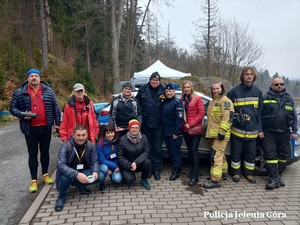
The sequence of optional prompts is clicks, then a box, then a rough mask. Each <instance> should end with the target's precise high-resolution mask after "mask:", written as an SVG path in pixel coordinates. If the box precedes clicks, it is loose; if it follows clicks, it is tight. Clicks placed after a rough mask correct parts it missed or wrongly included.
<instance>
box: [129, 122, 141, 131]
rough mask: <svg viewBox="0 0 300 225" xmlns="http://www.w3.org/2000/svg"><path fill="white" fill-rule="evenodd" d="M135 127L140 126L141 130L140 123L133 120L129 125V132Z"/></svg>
mask: <svg viewBox="0 0 300 225" xmlns="http://www.w3.org/2000/svg"><path fill="white" fill-rule="evenodd" d="M133 125H138V126H139V128H141V125H140V123H139V121H137V120H135V119H133V120H130V121H129V124H128V130H130V128H131V127H132V126H133Z"/></svg>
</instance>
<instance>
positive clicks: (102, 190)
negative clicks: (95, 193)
mask: <svg viewBox="0 0 300 225" xmlns="http://www.w3.org/2000/svg"><path fill="white" fill-rule="evenodd" d="M99 191H100V192H102V193H104V192H105V191H106V188H105V183H100V186H99Z"/></svg>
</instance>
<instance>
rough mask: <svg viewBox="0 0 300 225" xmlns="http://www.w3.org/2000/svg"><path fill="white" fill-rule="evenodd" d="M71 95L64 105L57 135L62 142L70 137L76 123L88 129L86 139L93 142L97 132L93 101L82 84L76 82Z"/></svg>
mask: <svg viewBox="0 0 300 225" xmlns="http://www.w3.org/2000/svg"><path fill="white" fill-rule="evenodd" d="M72 94H73V95H72V96H71V97H70V98H69V99H68V102H67V103H66V105H65V107H64V114H63V120H62V123H61V124H60V127H59V135H60V138H61V140H62V141H63V142H65V141H67V140H68V139H69V138H70V135H71V134H73V131H74V128H75V127H76V126H77V125H83V126H85V127H86V128H87V130H88V140H89V141H91V142H93V143H94V144H95V139H96V137H97V136H98V133H99V124H98V121H97V118H96V113H95V109H94V105H93V102H92V101H91V100H90V98H89V97H88V96H86V95H85V89H84V86H83V85H82V84H80V83H77V84H75V85H74V86H73V92H72Z"/></svg>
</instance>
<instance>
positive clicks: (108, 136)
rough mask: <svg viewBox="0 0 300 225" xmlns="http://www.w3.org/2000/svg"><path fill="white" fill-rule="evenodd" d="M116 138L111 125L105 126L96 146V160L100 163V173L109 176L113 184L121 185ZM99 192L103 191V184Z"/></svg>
mask: <svg viewBox="0 0 300 225" xmlns="http://www.w3.org/2000/svg"><path fill="white" fill-rule="evenodd" d="M117 144H118V136H117V135H116V131H115V127H114V125H112V124H109V125H106V126H105V127H104V129H103V131H102V135H101V137H100V141H99V143H98V144H97V148H96V149H97V153H98V159H99V162H100V173H103V174H107V175H109V176H110V178H111V181H112V182H113V183H115V184H118V183H121V181H122V176H121V172H120V169H119V162H118V158H117V151H118V148H117ZM99 190H100V191H101V192H104V191H105V183H104V182H103V183H100V188H99Z"/></svg>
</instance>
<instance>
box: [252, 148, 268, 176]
mask: <svg viewBox="0 0 300 225" xmlns="http://www.w3.org/2000/svg"><path fill="white" fill-rule="evenodd" d="M265 164H266V162H265V159H264V151H263V149H262V147H261V146H257V147H256V158H255V169H254V171H255V174H256V175H258V176H266V175H267V171H266V168H265Z"/></svg>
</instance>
